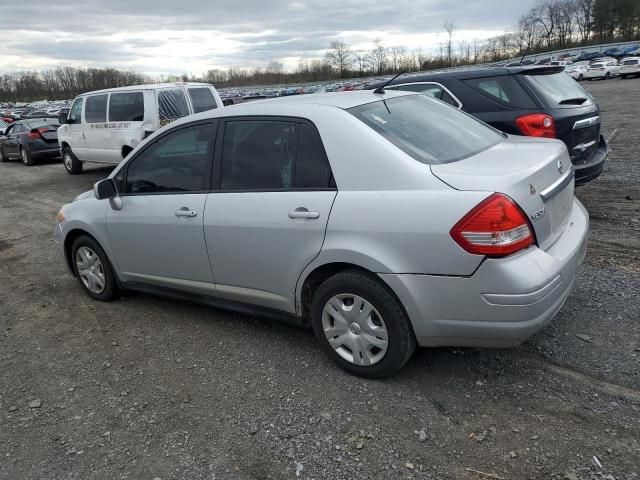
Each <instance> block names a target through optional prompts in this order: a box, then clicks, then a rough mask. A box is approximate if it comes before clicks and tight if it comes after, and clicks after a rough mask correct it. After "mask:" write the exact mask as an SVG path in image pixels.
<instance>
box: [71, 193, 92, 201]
mask: <svg viewBox="0 0 640 480" xmlns="http://www.w3.org/2000/svg"><path fill="white" fill-rule="evenodd" d="M87 198H95V197H94V195H93V190H87V191H86V192H82V193H81V194H80V195H78V196H77V197H76V198H74V199H73V200H72V201H71V203H75V202H79V201H80V200H86V199H87Z"/></svg>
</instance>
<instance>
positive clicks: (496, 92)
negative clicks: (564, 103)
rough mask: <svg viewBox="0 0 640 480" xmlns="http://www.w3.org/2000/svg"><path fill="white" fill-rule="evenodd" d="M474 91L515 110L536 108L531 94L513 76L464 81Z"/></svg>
mask: <svg viewBox="0 0 640 480" xmlns="http://www.w3.org/2000/svg"><path fill="white" fill-rule="evenodd" d="M464 82H465V83H466V84H467V85H469V86H470V87H471V88H473V89H474V90H476V91H478V92H480V93H482V94H483V95H485V96H487V97H489V98H491V99H492V100H497V101H498V102H499V103H502V104H504V105H507V106H509V107H513V108H536V104H535V103H534V102H533V100H531V97H529V94H528V93H527V92H526V91H525V90H524V89H523V88H522V86H521V85H520V84H519V83H518V82H517V80H516V79H514V78H513V77H512V76H511V75H500V76H495V77H488V78H472V79H470V80H464Z"/></svg>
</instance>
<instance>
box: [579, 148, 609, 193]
mask: <svg viewBox="0 0 640 480" xmlns="http://www.w3.org/2000/svg"><path fill="white" fill-rule="evenodd" d="M608 155H609V149H608V147H607V142H606V141H605V139H604V137H603V136H602V135H600V142H599V143H598V149H597V150H596V151H595V152H594V154H593V155H592V156H591V158H590V159H589V160H587V161H586V162H584V163H574V164H573V166H574V168H575V170H576V185H577V186H580V185H584V184H585V183H588V182H590V181H591V180H594V179H596V178H598V177H599V176H600V174H601V173H602V171H603V170H604V166H605V164H606V162H607V157H608Z"/></svg>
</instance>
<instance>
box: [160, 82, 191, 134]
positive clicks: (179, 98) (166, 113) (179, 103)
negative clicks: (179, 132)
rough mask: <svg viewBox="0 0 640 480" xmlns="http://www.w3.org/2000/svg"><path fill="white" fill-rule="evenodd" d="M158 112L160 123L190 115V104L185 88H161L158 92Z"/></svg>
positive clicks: (164, 123)
mask: <svg viewBox="0 0 640 480" xmlns="http://www.w3.org/2000/svg"><path fill="white" fill-rule="evenodd" d="M158 112H159V115H160V125H166V124H168V123H170V122H173V121H174V120H177V119H178V118H182V117H186V116H187V115H189V106H188V105H187V98H186V97H185V95H184V90H183V89H182V88H174V89H172V90H160V91H159V92H158Z"/></svg>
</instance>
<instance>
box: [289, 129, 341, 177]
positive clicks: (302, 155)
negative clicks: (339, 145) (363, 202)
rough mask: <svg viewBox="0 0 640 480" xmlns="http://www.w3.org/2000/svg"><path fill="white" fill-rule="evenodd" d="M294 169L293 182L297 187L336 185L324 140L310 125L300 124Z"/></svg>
mask: <svg viewBox="0 0 640 480" xmlns="http://www.w3.org/2000/svg"><path fill="white" fill-rule="evenodd" d="M294 170H295V173H294V181H293V184H294V187H295V188H329V187H333V186H334V185H333V179H332V178H331V168H330V167H329V162H328V161H327V157H326V155H325V151H324V147H323V146H322V140H320V136H319V135H318V133H317V132H316V131H315V130H314V129H313V128H311V127H310V126H309V125H305V124H299V132H298V151H297V154H296V163H295V169H294Z"/></svg>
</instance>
